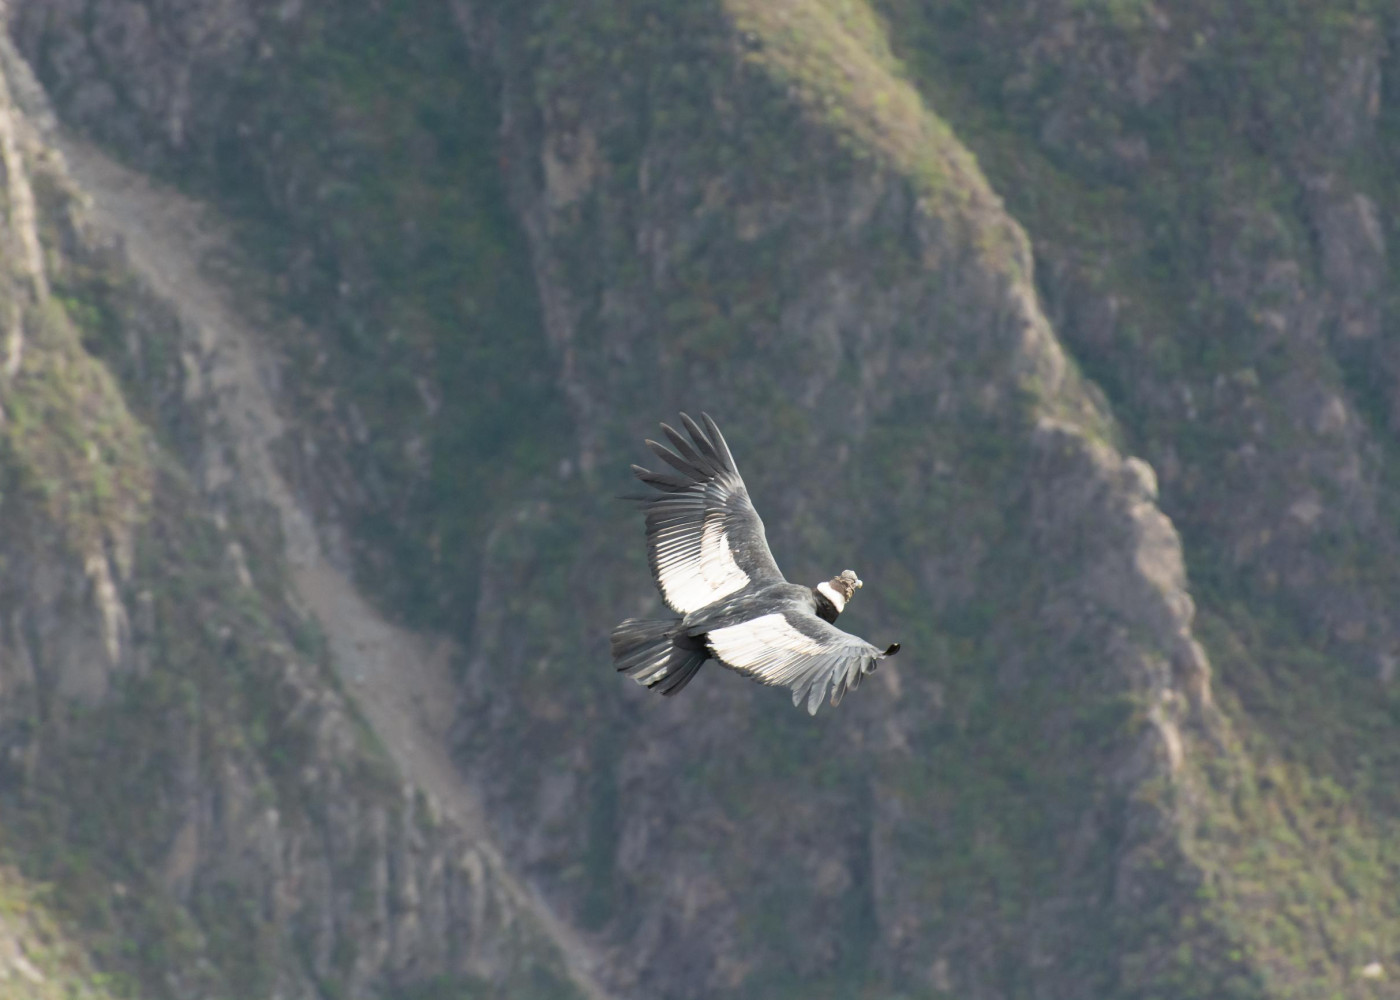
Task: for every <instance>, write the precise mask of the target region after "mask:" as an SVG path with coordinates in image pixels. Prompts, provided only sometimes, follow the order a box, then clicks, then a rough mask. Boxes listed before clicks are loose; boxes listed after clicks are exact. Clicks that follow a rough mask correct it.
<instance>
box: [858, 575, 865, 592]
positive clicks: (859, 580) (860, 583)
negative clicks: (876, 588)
mask: <svg viewBox="0 0 1400 1000" xmlns="http://www.w3.org/2000/svg"><path fill="white" fill-rule="evenodd" d="M864 586H865V581H864V580H861V579H859V578H857V579H856V590H859V589H860V588H861V587H864Z"/></svg>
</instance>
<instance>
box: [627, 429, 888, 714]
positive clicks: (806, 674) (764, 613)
mask: <svg viewBox="0 0 1400 1000" xmlns="http://www.w3.org/2000/svg"><path fill="white" fill-rule="evenodd" d="M701 419H702V420H703V421H704V426H703V427H701V426H700V425H699V424H697V423H696V422H695V421H693V420H691V419H690V418H689V417H688V416H686V415H685V414H684V413H682V414H681V422H682V424H683V425H684V426H685V429H686V431H687V432H688V434H689V437H686V435H684V434H681V433H680V432H679V431H677V430H675V429H674V428H672V427H669V426H667V425H666V424H662V425H661V429H662V431H664V432H665V434H666V437H667V438H668V439H669V440H670V442H671V445H672V446H673V447H674V448H675V450H674V451H672V450H671V448H667V447H666V446H665V445H662V444H658V443H657V442H655V441H651V440H648V441H647V447H649V448H651V450H652V451H654V452H656V454H657V455H658V456H659V457H660V458H661V460H662V461H664V462H665V463H666V464H667V465H669V466H670V467H671V469H672V470H674V471H665V472H652V471H650V470H648V469H643V468H642V467H641V466H638V465H634V466H632V472H633V473H634V474H635V475H636V477H637V478H638V479H640V480H641V481H642V482H643V483H645V484H647V485H648V486H650V487H652V488H653V490H654V492H651V493H647V494H644V495H642V496H638V497H634V498H632V499H635V500H637V501H639V502H640V503H641V505H642V508H643V510H644V511H645V512H646V525H647V559H648V561H649V563H650V564H651V572H652V576H654V577H655V578H656V585H657V587H658V588H659V589H660V591H661V597H662V599H663V600H664V601H665V602H666V605H667V606H668V607H669V608H670V609H671V610H672V611H674V612H676V614H677V615H679V616H680V617H677V618H664V619H651V620H642V619H637V618H629V619H627V620H626V621H624V622H622V624H620V625H618V626H617V628H615V629H613V633H612V654H613V662H614V664H616V666H617V669H618V670H620V671H623V672H624V673H626V674H628V675H629V676H631V677H632V678H633V679H634V680H636V681H637V682H638V683H640V684H645V685H646V686H647V687H649V688H654V689H656V690H658V691H660V692H661V693H662V694H664V695H673V694H675V693H676V692H677V691H679V690H680V689H681V688H683V687H685V686H686V684H688V683H690V679H691V678H692V677H694V676H695V673H696V671H698V670H699V669H700V667H701V666H702V665H703V664H704V663H705V661H706V660H708V659H710V658H712V657H713V658H714V659H716V660H719V661H720V662H721V663H723V664H724V665H725V666H726V667H729V668H730V669H731V670H736V671H738V672H739V673H741V674H745V675H747V676H749V677H752V678H753V679H754V680H756V681H758V682H759V683H761V684H771V685H783V686H785V687H789V688H791V689H792V703H793V704H794V705H800V704H802V703H803V702H804V701H805V702H806V704H807V711H808V712H810V713H812V714H813V715H815V714H816V712H817V708H818V707H819V706H820V705H821V702H822V699H823V698H825V697H826V692H827V689H828V688H829V689H830V690H831V703H832V704H833V705H838V704H840V703H841V698H842V696H843V695H845V693H846V691H847V690H854V689H855V688H856V687H857V686H858V685H859V684H860V680H861V678H862V677H863V676H865V675H866V674H868V673H871V672H872V671H874V670H875V668H876V666H877V665H878V664H879V662H880V660H882V659H884V658H885V657H887V656H893V655H894V654H895V653H897V652H899V643H894V644H893V645H891V646H890V647H888V648H887V649H885V650H884V651H883V652H882V651H881V650H879V649H877V648H876V647H875V646H872V645H871V644H870V643H868V642H866V641H865V640H864V639H860V638H857V637H856V636H853V635H850V634H849V633H846V632H842V631H841V630H840V629H838V628H836V627H835V626H834V625H833V624H832V623H833V622H835V621H836V617H837V616H838V615H839V614H840V613H841V612H842V611H843V610H844V609H845V607H846V603H847V602H848V601H849V600H850V599H851V597H852V595H853V594H855V592H856V590H857V589H858V588H860V586H861V581H860V580H859V579H858V578H857V577H856V575H855V573H853V572H852V571H851V570H846V571H845V572H843V573H841V574H840V575H839V576H836V577H833V578H832V579H831V580H828V581H825V582H823V583H819V584H817V585H816V586H815V587H803V586H801V585H799V584H794V583H788V582H787V580H785V579H784V578H783V574H782V573H781V572H780V571H779V570H778V565H777V563H775V562H774V561H773V554H772V553H771V552H769V551H768V540H767V538H766V537H765V536H764V533H763V522H762V521H761V520H759V517H758V512H757V511H755V510H754V508H753V504H752V503H750V502H749V492H748V490H747V489H745V488H744V481H743V479H741V478H740V477H739V469H738V467H737V466H736V465H735V464H734V456H733V455H731V454H730V452H729V445H727V444H726V443H725V441H724V436H723V435H722V434H720V432H719V428H718V427H717V426H716V425H715V422H714V421H713V420H711V419H710V417H709V416H708V415H707V414H702V415H701Z"/></svg>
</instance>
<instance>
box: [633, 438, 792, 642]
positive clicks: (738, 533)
mask: <svg viewBox="0 0 1400 1000" xmlns="http://www.w3.org/2000/svg"><path fill="white" fill-rule="evenodd" d="M701 419H702V420H703V421H704V422H705V426H704V427H703V428H702V427H701V426H700V425H699V424H697V423H696V422H695V421H694V420H691V419H690V418H689V417H688V416H686V415H685V414H684V413H682V414H681V422H682V423H683V424H684V425H685V429H686V430H687V431H688V432H689V433H690V438H689V439H687V438H686V437H685V435H683V434H681V433H680V432H679V431H677V430H675V429H674V428H672V427H669V426H667V425H666V424H662V425H661V429H662V430H663V431H665V432H666V437H667V438H669V439H670V441H671V444H672V445H673V446H674V447H675V449H676V450H675V451H672V450H671V449H670V448H667V447H666V446H665V445H662V444H658V443H657V442H655V441H651V440H648V441H647V447H649V448H650V449H651V450H652V451H654V452H656V454H657V455H658V456H659V457H660V458H661V459H662V460H663V461H664V462H666V464H667V465H669V466H671V468H672V469H674V470H675V472H651V471H650V470H648V469H643V468H642V467H641V466H639V465H634V466H632V472H633V474H634V475H636V477H637V478H638V479H640V480H641V481H642V482H644V483H646V484H647V485H648V486H651V487H654V488H655V489H656V490H657V492H656V493H651V494H647V495H645V496H640V497H637V498H636V499H637V500H639V501H641V503H642V505H643V507H644V508H645V509H646V520H647V559H648V562H650V564H651V572H652V575H653V576H654V577H656V585H657V586H658V587H659V588H660V589H661V596H662V598H663V599H664V600H665V601H666V604H667V605H668V606H669V607H670V608H671V610H672V611H676V612H679V613H680V614H689V613H690V612H692V611H698V610H699V609H701V608H704V607H708V606H709V605H711V604H713V603H714V602H715V601H717V600H719V599H721V598H724V597H728V596H729V595H730V594H733V593H737V592H738V591H740V590H743V589H744V588H745V587H747V586H749V584H751V583H755V584H757V583H772V582H777V581H780V580H782V579H783V574H782V572H781V571H779V569H778V565H777V563H775V562H774V561H773V554H772V553H771V552H769V551H768V539H767V538H766V537H765V536H764V533H763V522H762V521H761V520H760V519H759V516H758V512H757V511H756V510H754V509H753V504H752V503H750V502H749V491H748V490H747V489H745V488H744V481H743V479H741V478H740V477H739V470H738V468H737V467H736V466H735V464H734V456H733V455H731V454H730V453H729V445H727V444H725V441H724V436H723V435H722V434H720V432H719V428H718V427H717V426H715V422H714V421H713V420H711V419H710V417H709V415H708V414H701Z"/></svg>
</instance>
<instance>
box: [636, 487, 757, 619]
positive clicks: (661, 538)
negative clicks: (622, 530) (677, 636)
mask: <svg viewBox="0 0 1400 1000" xmlns="http://www.w3.org/2000/svg"><path fill="white" fill-rule="evenodd" d="M720 492H721V498H723V496H724V491H720ZM703 502H704V501H703V499H698V500H697V505H701V509H702V510H703V509H704V508H703ZM724 520H725V516H724V512H723V511H722V510H712V511H710V512H709V514H708V515H706V516H705V521H704V525H703V527H702V528H701V530H700V531H699V532H697V531H696V530H695V526H694V525H685V526H683V527H680V528H677V529H673V530H672V531H666V532H662V533H661V534H660V535H658V536H657V538H656V571H657V573H656V575H657V579H658V582H659V583H660V584H661V593H662V594H663V595H664V596H665V598H666V603H667V604H669V605H671V607H673V608H674V609H675V610H677V611H679V612H681V613H682V614H689V613H690V612H692V611H699V610H700V609H701V608H703V607H707V606H708V605H710V604H713V603H714V602H715V601H717V600H719V599H720V598H723V597H728V596H729V595H730V594H732V593H734V592H735V591H738V590H743V589H744V588H745V587H747V586H748V585H749V575H748V574H747V573H745V572H744V571H743V570H742V569H740V568H739V564H738V563H737V562H735V561H734V553H733V552H731V551H730V549H729V536H728V535H726V534H725V533H724ZM697 534H698V535H699V538H698V539H697V538H696V536H697Z"/></svg>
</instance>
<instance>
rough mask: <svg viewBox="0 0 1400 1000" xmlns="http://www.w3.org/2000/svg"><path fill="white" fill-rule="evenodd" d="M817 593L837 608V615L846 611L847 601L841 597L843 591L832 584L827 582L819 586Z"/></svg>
mask: <svg viewBox="0 0 1400 1000" xmlns="http://www.w3.org/2000/svg"><path fill="white" fill-rule="evenodd" d="M817 593H819V594H821V595H822V596H823V597H825V598H826V599H827V600H828V601H830V602H831V603H832V604H833V605H835V606H836V613H837V614H838V615H839V614H840V613H841V612H842V611H845V610H846V599H845V598H844V597H842V596H841V591H839V590H837V589H836V588H835V587H833V586H832V585H831V584H829V583H827V582H825V581H823V582H821V583H819V584H817Z"/></svg>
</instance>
